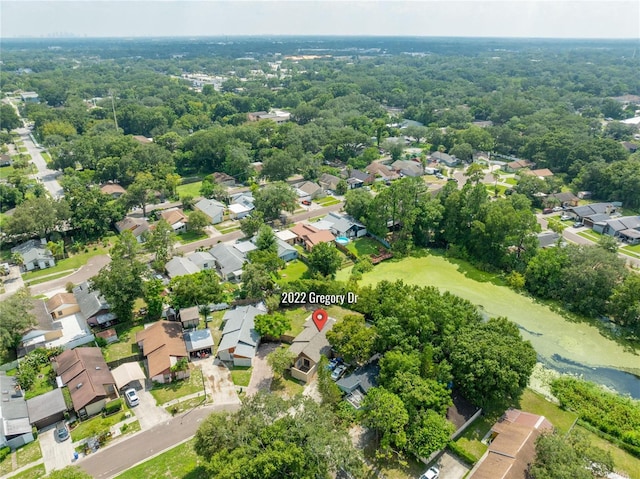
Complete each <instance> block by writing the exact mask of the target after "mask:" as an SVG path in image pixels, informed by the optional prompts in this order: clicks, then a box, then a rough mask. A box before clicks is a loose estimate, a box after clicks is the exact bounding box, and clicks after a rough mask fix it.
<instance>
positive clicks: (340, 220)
mask: <svg viewBox="0 0 640 479" xmlns="http://www.w3.org/2000/svg"><path fill="white" fill-rule="evenodd" d="M322 221H325V222H328V223H330V224H331V227H330V228H331V233H333V234H334V235H335V236H344V237H346V238H350V239H352V238H361V237H363V236H365V235H366V234H367V228H366V227H365V226H364V225H363V224H362V223H360V222H359V221H356V220H355V219H353V217H351V216H349V215H347V214H343V213H338V212H336V211H332V212H330V213H329V214H328V215H327V216H325V217H324V218H323V219H322Z"/></svg>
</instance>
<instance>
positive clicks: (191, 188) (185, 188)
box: [176, 181, 202, 198]
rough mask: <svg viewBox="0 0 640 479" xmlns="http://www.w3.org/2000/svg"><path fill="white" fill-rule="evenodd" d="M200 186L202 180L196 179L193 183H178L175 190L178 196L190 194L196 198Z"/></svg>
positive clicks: (198, 194)
mask: <svg viewBox="0 0 640 479" xmlns="http://www.w3.org/2000/svg"><path fill="white" fill-rule="evenodd" d="M201 186H202V181H196V182H195V183H189V184H186V185H180V186H178V187H177V188H176V192H177V193H178V196H192V197H194V198H197V197H198V196H200V187H201Z"/></svg>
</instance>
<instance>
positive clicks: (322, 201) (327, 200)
mask: <svg viewBox="0 0 640 479" xmlns="http://www.w3.org/2000/svg"><path fill="white" fill-rule="evenodd" d="M314 201H315V202H316V203H318V204H319V205H320V206H331V205H337V204H338V203H340V200H339V199H337V198H334V197H333V196H325V197H324V198H319V199H317V200H314Z"/></svg>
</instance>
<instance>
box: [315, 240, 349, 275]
mask: <svg viewBox="0 0 640 479" xmlns="http://www.w3.org/2000/svg"><path fill="white" fill-rule="evenodd" d="M308 260H309V269H310V271H311V272H312V273H319V274H321V275H322V276H328V277H330V278H334V277H335V275H336V272H337V271H338V268H339V267H340V265H341V264H342V260H341V259H340V253H339V252H338V250H337V248H336V247H335V246H334V245H333V244H331V243H319V244H317V245H315V246H314V247H313V248H312V249H311V252H310V253H309V256H308Z"/></svg>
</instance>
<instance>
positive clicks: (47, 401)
mask: <svg viewBox="0 0 640 479" xmlns="http://www.w3.org/2000/svg"><path fill="white" fill-rule="evenodd" d="M27 409H28V410H29V422H30V423H31V425H32V426H34V427H35V428H36V429H38V430H40V429H44V428H45V427H47V426H51V425H52V424H55V423H56V422H58V421H62V420H63V419H64V413H65V412H66V411H67V404H66V403H65V400H64V396H63V394H62V389H61V388H56V389H54V390H53V391H49V392H48V393H44V394H41V395H39V396H36V397H33V398H31V399H27Z"/></svg>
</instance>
